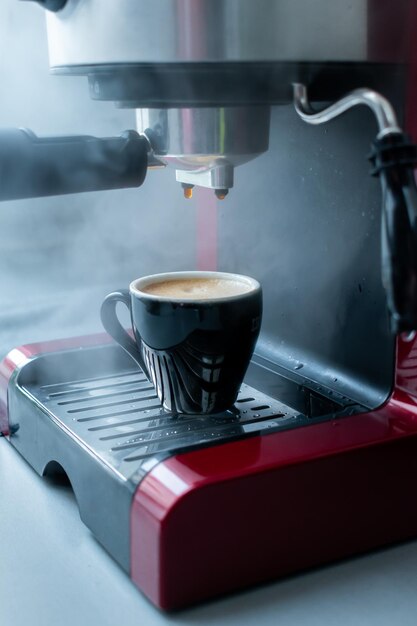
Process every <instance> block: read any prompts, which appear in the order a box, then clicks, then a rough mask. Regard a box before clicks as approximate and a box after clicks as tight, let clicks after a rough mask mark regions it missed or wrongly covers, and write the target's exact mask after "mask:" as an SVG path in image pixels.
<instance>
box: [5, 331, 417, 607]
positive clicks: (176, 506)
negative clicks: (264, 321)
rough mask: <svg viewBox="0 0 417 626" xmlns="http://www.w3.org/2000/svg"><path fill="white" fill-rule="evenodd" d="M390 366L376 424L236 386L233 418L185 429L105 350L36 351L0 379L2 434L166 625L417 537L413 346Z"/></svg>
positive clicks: (70, 345) (369, 415)
mask: <svg viewBox="0 0 417 626" xmlns="http://www.w3.org/2000/svg"><path fill="white" fill-rule="evenodd" d="M396 359H397V367H396V379H395V386H394V389H393V392H392V394H391V396H390V398H389V399H388V400H387V401H386V403H385V404H384V405H383V406H381V407H380V408H378V409H376V410H372V411H369V410H367V409H366V408H364V407H359V406H358V405H357V404H355V403H354V402H349V401H348V399H347V398H344V400H343V398H339V399H338V398H334V396H332V397H333V400H332V402H329V399H328V397H327V398H326V390H322V393H323V397H322V398H321V399H320V398H319V397H318V395H317V393H314V402H315V403H316V404H317V402H318V403H319V404H320V406H321V407H322V410H321V411H319V412H314V411H313V412H311V411H310V412H309V411H307V410H306V411H304V412H302V411H300V410H299V408H297V409H294V408H292V407H291V406H287V405H285V404H283V403H282V402H281V401H279V400H277V399H274V398H271V397H269V396H267V395H266V394H264V393H260V392H258V391H257V390H255V389H254V388H253V387H249V386H248V385H243V386H242V390H241V392H240V395H239V398H238V401H237V403H236V405H235V407H234V409H232V410H230V411H228V412H227V413H225V414H222V415H215V416H208V417H207V416H204V417H202V416H187V417H180V416H174V415H170V414H168V413H166V412H165V411H164V410H163V409H162V408H161V406H160V404H159V401H158V399H157V397H156V394H155V391H154V389H153V387H152V386H151V385H150V384H149V383H148V381H147V380H146V378H145V376H144V375H143V373H142V372H140V371H139V370H138V369H137V368H135V367H133V365H132V362H131V360H130V358H129V357H128V356H127V355H125V354H124V353H123V351H122V350H121V349H120V348H118V347H117V346H115V345H114V344H111V343H109V342H108V339H107V338H106V337H103V336H100V335H97V336H94V337H87V338H81V339H80V338H78V339H76V340H74V339H72V340H64V341H60V342H50V343H45V344H34V345H30V346H23V347H20V348H16V349H15V350H12V351H11V352H10V353H9V354H8V356H7V357H6V358H5V359H4V360H3V362H2V363H1V367H0V382H1V390H0V425H1V430H2V433H3V434H4V435H5V436H6V437H7V438H8V439H9V441H10V443H11V445H13V446H14V447H15V448H16V450H17V451H18V452H19V453H20V454H21V455H22V456H23V457H24V458H25V459H26V460H27V461H28V462H29V463H30V464H31V465H32V467H33V468H34V469H35V471H36V472H38V474H40V475H45V474H50V473H53V472H65V473H66V474H67V476H68V478H69V480H70V482H71V485H72V487H73V489H74V493H75V496H76V499H77V503H78V506H79V509H80V515H81V518H82V520H83V521H84V522H85V524H86V525H87V526H88V527H89V528H90V529H91V531H92V532H93V533H94V534H95V536H96V537H97V539H98V540H99V541H100V542H101V543H102V545H103V546H104V547H105V548H106V550H107V551H108V552H109V553H110V554H111V555H112V556H113V557H114V558H115V559H116V560H117V561H118V563H119V564H120V565H121V567H123V569H124V570H125V571H126V572H127V573H128V574H129V576H130V577H131V578H132V580H133V582H134V583H135V584H136V585H137V587H138V588H139V589H140V590H141V591H142V592H143V593H144V594H145V595H146V596H147V597H148V598H149V599H150V600H151V601H152V602H153V603H154V604H156V605H157V606H158V607H161V608H163V609H165V610H173V609H179V608H182V607H184V606H187V605H189V604H193V603H196V602H199V601H202V600H204V599H208V598H211V597H214V596H217V595H220V594H224V593H228V592H232V591H234V590H237V589H240V588H244V587H247V586H249V585H253V584H257V583H261V582H263V581H268V580H271V579H274V578H277V577H280V576H285V575H287V574H290V573H292V572H295V571H299V570H302V569H305V568H309V567H313V566H317V565H320V564H324V563H327V562H329V561H332V560H334V559H340V558H343V557H347V556H349V555H353V554H355V553H359V552H363V551H367V550H370V549H373V548H376V547H378V546H383V545H386V544H388V543H391V542H397V541H403V540H406V539H409V538H412V537H414V536H416V535H417V499H416V498H415V497H414V489H415V484H416V480H417V399H416V398H415V390H416V388H417V342H416V341H405V340H403V339H401V338H399V339H398V343H397V357H396ZM292 376H293V377H294V374H292ZM300 381H302V377H300ZM302 387H303V393H304V394H305V396H306V398H308V403H307V404H309V405H310V406H311V399H312V397H311V396H309V395H308V383H307V381H305V380H304V381H302V384H300V385H299V388H300V389H301V388H302ZM339 400H340V402H339ZM326 403H327V404H326ZM326 406H328V407H329V410H328V411H327V413H326V410H325V407H326ZM323 407H324V409H323ZM318 413H319V415H318ZM314 415H316V416H315V417H314Z"/></svg>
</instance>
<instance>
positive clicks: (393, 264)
mask: <svg viewBox="0 0 417 626" xmlns="http://www.w3.org/2000/svg"><path fill="white" fill-rule="evenodd" d="M293 88H294V105H295V109H296V111H297V113H298V115H299V116H300V117H301V118H302V119H303V120H304V121H305V122H307V123H308V124H323V123H325V122H328V121H330V120H332V119H334V118H335V117H337V116H338V115H341V114H342V113H344V112H346V111H347V110H348V109H350V108H351V107H353V106H356V105H359V104H364V105H366V106H368V107H370V109H371V110H372V112H373V113H374V115H375V117H376V121H377V123H378V129H379V132H378V135H377V137H376V139H375V141H374V142H373V144H372V152H371V155H370V157H369V160H370V161H371V163H372V166H373V169H372V170H371V174H372V175H373V176H379V179H380V181H381V187H382V197H383V209H382V232H381V237H382V246H381V248H382V249H381V253H382V263H381V265H382V268H381V269H382V282H383V285H384V287H385V290H386V294H387V304H388V309H389V312H390V318H391V330H392V332H393V333H400V332H410V331H414V330H417V188H416V182H415V178H414V168H415V167H416V164H417V146H416V145H415V144H413V143H412V142H411V140H410V138H409V137H408V136H407V135H406V134H405V133H403V131H402V130H401V128H400V127H399V125H398V122H397V118H396V115H395V112H394V110H393V108H392V106H391V104H390V102H389V101H388V100H387V99H386V98H384V96H382V95H381V94H379V93H377V92H375V91H372V90H371V89H355V90H354V91H352V92H351V93H349V94H347V95H346V96H345V97H344V98H342V99H341V100H339V101H338V102H336V103H334V104H332V105H331V106H330V107H328V108H326V109H323V110H322V111H319V112H315V111H314V110H313V109H312V107H311V106H310V103H309V101H308V96H307V89H306V87H305V86H304V85H301V84H299V83H296V84H294V85H293Z"/></svg>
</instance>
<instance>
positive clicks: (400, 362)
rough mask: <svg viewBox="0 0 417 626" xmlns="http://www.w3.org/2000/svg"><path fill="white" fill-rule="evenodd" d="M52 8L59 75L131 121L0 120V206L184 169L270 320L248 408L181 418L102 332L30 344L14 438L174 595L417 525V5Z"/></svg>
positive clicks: (382, 541) (255, 579)
mask: <svg viewBox="0 0 417 626" xmlns="http://www.w3.org/2000/svg"><path fill="white" fill-rule="evenodd" d="M16 1H24V0H16ZM26 1H27V0H26ZM38 4H40V5H43V7H44V9H46V11H45V15H46V20H47V33H48V45H49V58H50V67H51V71H52V72H53V73H55V74H60V75H62V74H66V75H68V76H69V78H68V80H71V75H83V76H86V77H87V81H86V82H88V87H89V90H90V95H91V98H93V99H94V100H99V101H112V102H114V103H116V105H117V106H118V107H122V108H124V107H128V108H131V109H135V111H136V123H137V127H136V129H128V130H125V131H123V129H121V134H120V136H119V137H111V138H104V139H102V138H95V137H64V138H59V137H53V138H38V137H37V136H36V135H35V134H34V133H32V132H31V131H27V130H9V131H2V132H0V168H1V185H0V199H17V198H24V197H35V196H46V195H54V194H63V193H77V192H81V191H89V190H98V189H117V188H123V187H139V186H140V185H141V184H142V183H144V184H145V185H146V173H147V170H148V168H164V167H166V168H169V169H171V170H172V176H175V177H176V180H177V181H178V183H179V192H180V193H183V194H184V196H185V198H189V197H191V195H192V194H193V193H195V194H196V195H197V194H198V193H199V192H200V189H201V188H206V189H209V190H212V193H213V196H212V197H213V206H214V210H215V211H216V210H217V208H216V207H218V206H222V208H224V207H226V206H227V210H222V212H221V213H220V212H218V214H217V220H218V229H217V231H216V232H215V233H214V235H213V233H211V234H210V235H208V233H207V232H204V230H201V232H200V231H198V232H197V233H196V246H197V249H199V248H200V249H204V248H205V247H207V237H209V236H210V237H212V239H211V240H210V245H211V246H215V248H216V256H217V262H218V269H220V270H224V271H230V272H238V273H242V274H248V275H251V276H254V277H256V278H257V279H258V280H260V282H261V283H262V285H263V291H264V318H263V325H262V331H261V335H260V339H259V341H258V344H257V347H256V350H255V354H254V356H253V359H252V362H251V365H250V367H249V370H248V373H247V376H246V379H245V382H244V384H243V386H242V389H241V391H240V394H239V397H238V400H237V402H236V404H235V406H234V407H232V408H231V409H230V410H229V411H227V412H225V413H222V414H216V415H212V416H201V415H195V416H178V415H171V414H169V413H167V412H166V411H165V410H164V409H163V408H162V407H161V405H160V403H159V401H158V399H157V395H156V393H155V390H154V388H153V387H152V385H151V384H150V383H149V382H148V380H147V379H146V377H145V375H144V374H143V372H141V371H140V370H139V369H138V367H137V366H136V365H135V364H134V363H133V361H132V360H131V359H130V357H129V356H128V355H127V354H125V353H124V352H123V350H122V349H121V348H120V347H119V346H118V345H116V344H115V343H113V342H112V341H111V340H110V338H109V337H108V336H107V335H105V334H102V335H94V336H88V337H76V338H72V339H65V340H59V339H57V340H56V341H52V342H50V341H49V342H44V343H37V344H31V345H24V346H20V347H17V348H15V349H13V350H12V351H11V352H10V353H9V354H8V355H7V356H6V357H5V358H4V359H3V361H2V363H1V365H0V426H1V431H2V433H3V435H4V436H6V437H7V438H8V439H9V441H10V444H11V445H12V446H14V447H15V448H16V450H17V451H18V452H19V453H20V454H21V455H22V456H23V457H24V458H25V459H26V460H27V461H28V462H29V463H30V464H31V465H32V467H33V468H34V469H35V471H36V472H37V473H38V474H39V475H41V476H43V475H47V474H51V473H54V472H65V473H66V474H67V476H68V478H69V480H70V482H71V485H72V487H73V489H74V493H75V496H76V500H77V503H78V506H79V510H80V515H81V518H82V520H83V521H84V523H85V524H86V525H87V526H88V527H89V528H90V529H91V531H92V532H93V534H94V535H95V537H96V538H97V539H98V541H99V542H100V543H101V544H102V545H103V546H104V548H105V549H106V550H107V551H108V552H109V553H110V554H111V555H112V557H113V558H114V559H115V560H116V561H117V562H118V563H119V564H120V566H121V567H122V568H123V569H124V570H125V571H126V572H127V573H128V575H129V576H130V577H131V579H132V581H133V582H134V583H135V584H136V585H137V587H138V588H139V589H140V590H141V591H142V592H143V593H144V594H145V595H146V596H147V597H148V598H149V599H150V600H151V601H152V602H153V603H154V604H155V605H157V606H158V607H161V608H163V609H166V610H172V609H177V608H181V607H184V606H187V605H189V604H192V603H195V602H199V601H202V600H205V599H208V598H212V597H215V596H217V595H221V594H224V593H229V592H232V591H235V590H238V589H241V588H244V587H248V586H250V585H254V584H259V583H262V582H264V581H268V580H271V579H275V578H278V577H281V576H285V575H288V574H291V573H294V572H297V571H300V570H303V569H306V568H310V567H315V566H318V565H322V564H325V563H328V562H330V561H332V560H336V559H341V558H345V557H349V556H351V555H354V554H357V553H360V552H364V551H368V550H371V549H374V548H377V547H380V546H384V545H387V544H389V543H393V542H398V541H404V540H407V539H410V538H413V537H415V536H417V504H416V499H415V498H414V496H413V493H414V484H415V481H416V479H417V408H416V406H417V337H416V330H417V284H416V277H417V252H416V251H417V219H416V218H417V195H416V187H415V182H414V167H415V164H416V162H417V149H416V146H415V145H414V144H413V143H412V137H413V135H416V134H417V115H416V114H415V111H414V109H413V103H414V102H415V96H416V87H415V85H417V81H416V79H417V73H416V65H415V60H416V58H417V57H416V54H417V48H416V47H415V44H414V43H413V41H415V33H413V30H412V27H413V23H415V22H416V17H417V13H416V10H415V7H414V3H413V2H412V1H411V0H399V1H397V2H396V3H393V2H391V1H390V0H352V1H350V2H345V1H344V0H336V1H334V0H333V1H331V0H315V2H311V1H310V0H296V1H294V0H258V2H253V1H252V0H152V2H146V1H145V0H124V2H123V3H120V2H119V1H118V0H106V2H105V3H103V2H101V1H100V0H42V1H41V0H38ZM406 133H407V134H406ZM261 155H262V157H261ZM260 157H261V158H260ZM368 158H369V161H367V159H368ZM243 164H248V165H247V166H246V169H245V172H246V176H250V177H251V189H252V192H251V195H250V196H248V193H247V189H246V187H245V180H244V178H243V176H244V175H243V174H242V175H241V174H240V172H241V171H242V172H243V168H242V170H241V169H240V166H241V165H243ZM370 174H372V176H371V175H370ZM155 175H157V173H156V174H155ZM144 181H145V182H144ZM140 193H141V192H140V190H139V191H138V197H139V196H140ZM184 201H186V200H184ZM220 203H222V204H221V205H220ZM173 219H174V217H173ZM190 269H193V268H190ZM210 269H217V268H215V267H211V268H210ZM300 593H302V591H300Z"/></svg>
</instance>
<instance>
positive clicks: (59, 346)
mask: <svg viewBox="0 0 417 626" xmlns="http://www.w3.org/2000/svg"><path fill="white" fill-rule="evenodd" d="M112 341H113V340H112V339H111V337H109V335H107V334H105V333H101V334H97V335H89V336H86V337H70V338H68V339H57V340H53V341H43V342H39V343H32V344H26V345H24V346H20V347H18V348H14V349H13V350H11V351H10V352H9V353H8V354H7V355H6V356H5V357H4V359H3V360H2V361H1V362H0V432H1V433H2V434H3V435H9V418H8V414H7V389H8V385H9V380H10V378H11V376H12V374H13V372H14V371H15V369H16V368H18V367H20V366H22V365H23V364H24V363H25V362H26V361H28V360H29V359H31V358H33V357H35V356H38V355H39V354H45V353H49V352H60V351H62V350H71V349H72V348H81V347H83V348H84V347H88V346H99V345H103V344H106V343H110V342H112Z"/></svg>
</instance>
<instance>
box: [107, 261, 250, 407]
mask: <svg viewBox="0 0 417 626" xmlns="http://www.w3.org/2000/svg"><path fill="white" fill-rule="evenodd" d="M117 302H123V303H124V304H125V305H126V306H127V307H128V308H129V310H130V313H131V319H132V327H133V335H134V339H133V338H132V337H131V336H130V334H129V333H128V332H127V331H126V330H125V329H124V328H123V327H122V326H121V324H120V322H119V320H118V318H117V315H116V304H117ZM261 316H262V290H261V286H260V284H259V283H258V282H257V281H256V280H255V279H253V278H250V277H248V276H242V275H239V274H227V273H223V272H171V273H169V274H157V275H153V276H146V277H144V278H139V279H137V280H135V281H133V282H132V283H131V284H130V287H129V291H127V290H122V291H119V292H114V293H112V294H109V295H108V296H107V297H106V298H105V300H104V302H103V305H102V308H101V318H102V322H103V325H104V328H105V329H106V330H107V332H108V333H109V334H110V335H112V337H113V338H114V339H115V340H116V341H117V342H118V343H119V344H120V345H121V346H122V347H123V348H124V349H125V350H126V351H127V352H128V353H129V354H130V355H131V356H132V357H133V359H134V360H135V361H136V363H137V364H138V365H139V366H140V367H141V368H142V370H143V371H144V373H145V374H146V376H147V377H148V378H149V380H150V381H151V382H152V384H153V385H154V386H155V389H156V392H157V394H158V397H159V399H160V400H161V403H162V404H163V406H164V408H165V409H167V410H168V411H170V412H172V413H185V414H209V413H220V412H223V411H225V410H227V409H229V408H230V407H231V406H232V405H233V404H234V402H235V401H236V398H237V394H238V392H239V389H240V386H241V384H242V381H243V378H244V375H245V373H246V370H247V367H248V365H249V361H250V358H251V356H252V353H253V350H254V347H255V343H256V340H257V338H258V335H259V330H260V323H261Z"/></svg>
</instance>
